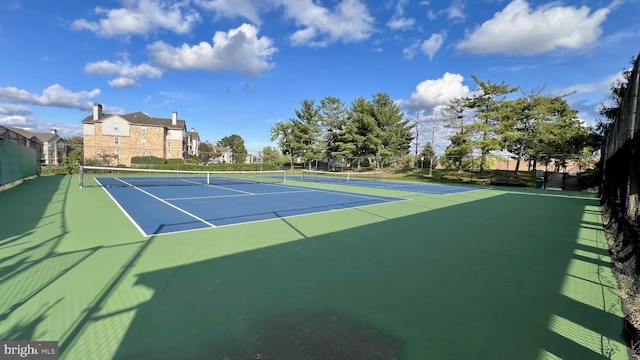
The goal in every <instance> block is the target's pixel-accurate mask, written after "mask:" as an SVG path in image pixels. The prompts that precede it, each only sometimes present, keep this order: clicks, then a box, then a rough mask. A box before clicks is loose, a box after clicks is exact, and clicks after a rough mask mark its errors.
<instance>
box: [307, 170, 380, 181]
mask: <svg viewBox="0 0 640 360" xmlns="http://www.w3.org/2000/svg"><path fill="white" fill-rule="evenodd" d="M382 174H383V173H382V172H380V171H367V172H361V173H354V172H331V171H316V170H302V181H306V182H325V183H326V182H329V183H331V182H344V181H380V180H382Z"/></svg>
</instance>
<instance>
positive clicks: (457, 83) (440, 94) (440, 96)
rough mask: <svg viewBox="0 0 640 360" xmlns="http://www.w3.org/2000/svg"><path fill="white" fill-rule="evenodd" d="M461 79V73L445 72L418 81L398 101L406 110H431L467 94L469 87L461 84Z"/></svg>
mask: <svg viewBox="0 0 640 360" xmlns="http://www.w3.org/2000/svg"><path fill="white" fill-rule="evenodd" d="M463 80H464V78H463V76H462V75H460V74H451V73H448V72H447V73H445V74H444V75H443V76H442V77H441V78H439V79H430V80H425V81H423V82H421V83H419V84H418V85H417V86H416V90H415V91H414V92H413V93H412V94H411V95H410V96H409V97H408V98H407V99H403V100H400V101H399V102H398V103H399V104H400V106H401V107H402V108H403V109H406V111H407V112H415V111H419V110H425V111H429V110H433V108H435V107H437V106H441V105H447V104H448V103H449V100H451V99H454V98H459V97H465V96H467V95H468V94H469V87H468V86H466V85H462V81H463Z"/></svg>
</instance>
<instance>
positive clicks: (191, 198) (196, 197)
mask: <svg viewBox="0 0 640 360" xmlns="http://www.w3.org/2000/svg"><path fill="white" fill-rule="evenodd" d="M305 192H312V190H299V191H277V192H267V193H249V194H241V195H207V196H190V197H182V198H168V199H165V200H168V201H174V200H198V199H219V198H228V197H242V196H247V195H252V196H261V195H277V194H296V193H305Z"/></svg>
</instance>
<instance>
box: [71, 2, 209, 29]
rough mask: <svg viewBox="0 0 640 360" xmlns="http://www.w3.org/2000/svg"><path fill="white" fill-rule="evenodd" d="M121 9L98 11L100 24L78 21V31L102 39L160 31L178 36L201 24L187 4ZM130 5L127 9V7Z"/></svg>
mask: <svg viewBox="0 0 640 360" xmlns="http://www.w3.org/2000/svg"><path fill="white" fill-rule="evenodd" d="M124 4H125V7H123V8H120V9H103V8H100V7H97V8H95V12H96V14H98V15H104V18H102V19H100V20H99V21H97V22H95V21H89V20H86V19H77V20H75V21H74V22H73V23H72V25H71V27H72V28H73V29H75V30H90V31H92V32H94V33H96V34H97V35H99V36H103V37H112V36H121V35H123V36H127V35H145V34H148V33H150V32H153V31H155V30H157V29H166V30H170V31H173V32H175V33H178V34H185V33H188V32H189V31H191V29H192V28H193V26H194V25H195V24H196V23H197V22H199V21H200V15H199V14H198V13H197V12H195V11H194V10H192V9H188V8H187V4H188V2H183V1H180V2H172V1H166V0H139V1H125V2H124ZM127 5H128V6H127Z"/></svg>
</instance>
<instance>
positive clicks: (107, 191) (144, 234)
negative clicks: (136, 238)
mask: <svg viewBox="0 0 640 360" xmlns="http://www.w3.org/2000/svg"><path fill="white" fill-rule="evenodd" d="M93 179H94V180H95V181H96V183H98V185H100V187H101V188H102V190H104V192H106V193H107V195H108V196H109V197H110V198H111V200H113V202H114V203H115V204H116V206H117V207H118V208H120V210H121V211H122V212H123V213H124V215H125V216H126V217H127V218H128V219H129V221H131V222H132V223H133V226H135V227H136V229H138V231H140V233H141V234H142V236H144V237H149V236H151V235H149V234H147V233H146V232H144V230H142V228H141V227H140V225H138V223H137V222H136V221H135V220H134V219H133V218H132V217H131V215H129V213H128V212H127V210H125V209H124V208H123V207H122V205H120V203H119V202H118V200H116V199H115V198H114V197H113V196H112V195H111V193H110V192H109V190H107V188H106V187H104V186H102V183H100V180H98V179H97V178H95V177H94V178H93Z"/></svg>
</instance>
